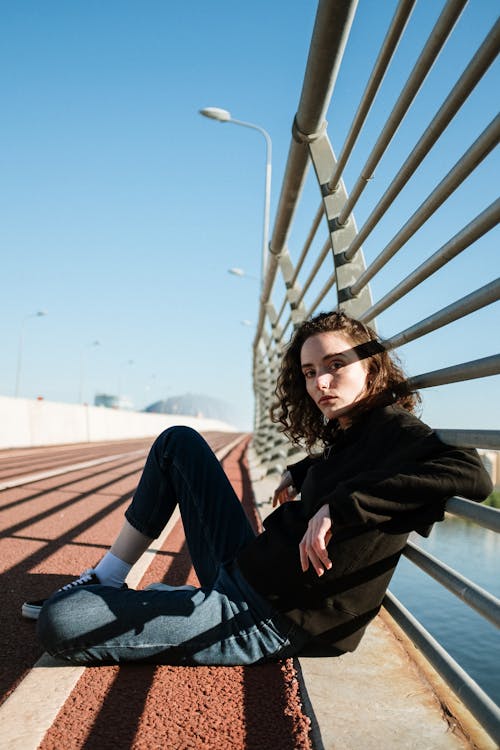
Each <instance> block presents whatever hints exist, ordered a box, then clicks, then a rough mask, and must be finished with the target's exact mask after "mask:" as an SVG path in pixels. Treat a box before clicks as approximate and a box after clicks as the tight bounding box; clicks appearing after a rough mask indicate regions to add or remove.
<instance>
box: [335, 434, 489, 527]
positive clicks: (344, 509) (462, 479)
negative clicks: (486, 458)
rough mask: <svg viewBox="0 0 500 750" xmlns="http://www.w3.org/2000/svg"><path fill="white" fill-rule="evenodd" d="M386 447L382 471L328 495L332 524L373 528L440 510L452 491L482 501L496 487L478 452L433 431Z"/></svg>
mask: <svg viewBox="0 0 500 750" xmlns="http://www.w3.org/2000/svg"><path fill="white" fill-rule="evenodd" d="M387 450H388V456H387V458H386V460H385V461H384V462H383V463H382V465H381V468H380V469H372V470H369V471H366V472H360V473H359V474H357V475H356V476H354V477H352V478H351V479H348V480H346V481H343V482H340V483H339V484H338V485H337V486H336V487H335V489H334V490H333V491H332V493H330V494H329V496H328V498H325V499H324V503H328V505H329V506H330V514H331V517H332V521H333V523H334V525H340V526H343V527H345V526H359V525H369V526H375V525H379V524H381V523H384V522H386V521H391V520H394V519H397V518H398V517H399V516H401V515H402V514H412V515H413V516H414V515H415V513H416V512H418V511H419V510H425V509H426V508H428V507H429V506H431V505H433V504H435V505H439V506H440V508H441V509H442V508H443V506H444V502H445V501H446V500H447V499H448V498H450V497H452V496H453V495H463V496H465V497H467V498H469V499H470V500H475V501H477V502H480V501H482V500H485V499H486V497H487V496H488V495H489V494H490V492H491V491H492V484H491V480H490V478H489V476H488V473H487V472H486V469H485V468H484V466H483V464H482V462H481V459H480V457H479V455H478V453H477V451H475V450H470V449H460V448H454V447H452V446H449V445H446V444H445V443H443V442H442V441H441V440H439V438H438V437H437V435H436V434H435V433H433V432H430V433H429V434H427V435H420V436H416V435H412V434H411V433H410V434H408V433H407V434H405V433H403V434H401V435H400V436H399V438H398V441H397V444H393V445H392V446H387Z"/></svg>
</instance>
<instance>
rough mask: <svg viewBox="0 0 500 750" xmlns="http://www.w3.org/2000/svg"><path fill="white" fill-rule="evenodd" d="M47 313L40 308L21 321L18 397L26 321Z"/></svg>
mask: <svg viewBox="0 0 500 750" xmlns="http://www.w3.org/2000/svg"><path fill="white" fill-rule="evenodd" d="M45 315H47V311H46V310H39V311H38V312H36V313H31V314H30V315H26V317H25V318H23V321H22V323H21V331H20V334H19V348H18V351H17V370H16V389H15V395H16V398H17V397H18V396H19V386H20V384H21V368H22V364H23V349H24V328H25V325H26V321H27V320H29V319H30V318H42V317H44V316H45Z"/></svg>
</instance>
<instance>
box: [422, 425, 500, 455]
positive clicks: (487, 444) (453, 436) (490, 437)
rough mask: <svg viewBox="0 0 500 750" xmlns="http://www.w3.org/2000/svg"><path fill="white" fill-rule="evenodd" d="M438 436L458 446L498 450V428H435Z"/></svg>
mask: <svg viewBox="0 0 500 750" xmlns="http://www.w3.org/2000/svg"><path fill="white" fill-rule="evenodd" d="M435 432H436V434H437V436H438V438H439V439H440V440H442V441H443V443H447V444H448V445H457V446H459V447H460V448H486V449H488V448H489V449H490V450H497V451H498V450H500V430H441V429H438V430H435Z"/></svg>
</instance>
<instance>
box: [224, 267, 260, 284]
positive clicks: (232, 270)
mask: <svg viewBox="0 0 500 750" xmlns="http://www.w3.org/2000/svg"><path fill="white" fill-rule="evenodd" d="M227 272H228V273H230V274H232V275H233V276H239V277H240V279H253V280H254V281H258V278H257V276H252V275H251V274H250V273H247V272H246V271H244V270H243V268H228V269H227Z"/></svg>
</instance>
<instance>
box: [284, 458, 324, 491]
mask: <svg viewBox="0 0 500 750" xmlns="http://www.w3.org/2000/svg"><path fill="white" fill-rule="evenodd" d="M317 460H318V458H315V457H314V456H306V457H305V458H303V459H302V461H297V463H295V464H290V466H287V467H286V468H287V469H288V471H289V472H290V474H291V475H292V480H293V486H294V487H295V489H296V490H299V492H300V488H301V487H302V484H303V482H304V479H305V478H306V474H307V472H308V471H309V469H310V468H311V466H313V465H314V464H315V462H316V461H317Z"/></svg>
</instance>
